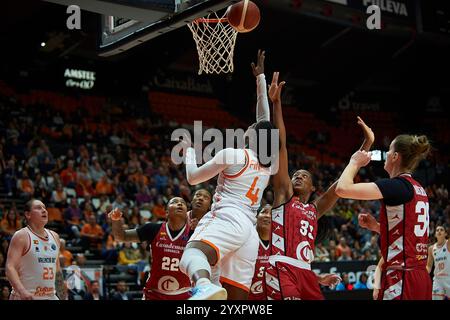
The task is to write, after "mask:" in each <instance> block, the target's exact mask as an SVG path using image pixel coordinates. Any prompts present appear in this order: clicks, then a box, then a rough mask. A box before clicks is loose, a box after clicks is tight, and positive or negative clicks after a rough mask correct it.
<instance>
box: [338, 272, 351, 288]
mask: <svg viewBox="0 0 450 320" xmlns="http://www.w3.org/2000/svg"><path fill="white" fill-rule="evenodd" d="M341 278H342V281H341V283H339V284H338V285H337V286H336V291H346V290H353V285H352V284H350V282H349V279H348V274H347V273H346V272H343V273H342V274H341Z"/></svg>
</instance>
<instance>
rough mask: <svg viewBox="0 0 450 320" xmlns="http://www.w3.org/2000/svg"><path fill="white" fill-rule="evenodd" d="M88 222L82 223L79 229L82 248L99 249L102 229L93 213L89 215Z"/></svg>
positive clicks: (102, 233)
mask: <svg viewBox="0 0 450 320" xmlns="http://www.w3.org/2000/svg"><path fill="white" fill-rule="evenodd" d="M87 221H88V222H87V223H85V224H84V225H83V228H82V229H81V232H80V235H81V239H82V242H81V245H82V247H83V249H84V250H88V249H101V245H102V239H103V235H104V232H103V229H102V227H100V225H99V224H98V223H97V219H96V217H95V216H94V215H91V216H89V218H88V220H87Z"/></svg>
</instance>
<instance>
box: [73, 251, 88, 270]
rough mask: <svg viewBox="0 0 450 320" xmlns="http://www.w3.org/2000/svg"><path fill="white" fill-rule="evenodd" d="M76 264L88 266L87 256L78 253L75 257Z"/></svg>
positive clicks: (81, 266)
mask: <svg viewBox="0 0 450 320" xmlns="http://www.w3.org/2000/svg"><path fill="white" fill-rule="evenodd" d="M73 264H75V265H76V266H78V267H80V268H83V267H85V266H86V256H85V255H84V254H82V253H78V254H77V255H76V257H75V263H73Z"/></svg>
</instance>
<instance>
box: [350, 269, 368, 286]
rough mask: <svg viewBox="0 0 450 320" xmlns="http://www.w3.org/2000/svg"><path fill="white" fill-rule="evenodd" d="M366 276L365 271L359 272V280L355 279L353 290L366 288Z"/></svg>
mask: <svg viewBox="0 0 450 320" xmlns="http://www.w3.org/2000/svg"><path fill="white" fill-rule="evenodd" d="M367 278H368V277H367V274H366V273H361V275H360V276H359V281H357V282H356V283H355V285H354V286H353V290H367V289H368V288H367Z"/></svg>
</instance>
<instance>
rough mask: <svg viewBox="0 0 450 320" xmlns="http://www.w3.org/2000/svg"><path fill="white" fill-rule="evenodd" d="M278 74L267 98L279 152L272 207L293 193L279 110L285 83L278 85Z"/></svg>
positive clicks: (284, 133)
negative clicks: (269, 102) (278, 140)
mask: <svg viewBox="0 0 450 320" xmlns="http://www.w3.org/2000/svg"><path fill="white" fill-rule="evenodd" d="M278 77H279V72H274V73H273V77H272V83H271V84H270V87H269V97H270V100H271V101H272V104H273V122H274V125H275V127H276V128H277V129H278V130H279V135H280V151H279V154H278V172H277V173H276V174H275V175H274V176H273V178H272V179H273V181H272V183H273V188H274V196H275V199H274V205H275V206H277V205H279V204H282V203H284V202H286V201H287V200H288V199H289V197H290V196H291V195H292V194H293V193H294V190H293V187H292V182H291V178H290V177H289V169H288V152H287V146H286V128H285V126H284V120H283V111H282V108H281V90H282V89H283V86H284V85H285V82H284V81H283V82H280V83H279V84H278Z"/></svg>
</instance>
